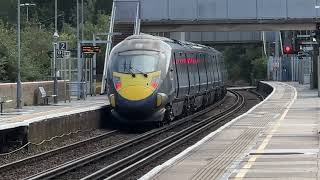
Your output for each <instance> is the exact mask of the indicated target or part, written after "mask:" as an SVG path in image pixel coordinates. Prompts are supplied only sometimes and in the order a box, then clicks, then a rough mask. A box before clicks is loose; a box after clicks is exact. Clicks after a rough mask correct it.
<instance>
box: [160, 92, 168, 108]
mask: <svg viewBox="0 0 320 180" xmlns="http://www.w3.org/2000/svg"><path fill="white" fill-rule="evenodd" d="M167 101H168V96H167V95H166V94H164V93H158V94H157V107H159V106H161V105H165V104H166V103H167Z"/></svg>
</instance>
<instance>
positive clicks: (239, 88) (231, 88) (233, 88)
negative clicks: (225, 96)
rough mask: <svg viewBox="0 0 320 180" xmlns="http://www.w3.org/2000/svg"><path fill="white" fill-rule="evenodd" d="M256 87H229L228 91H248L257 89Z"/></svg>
mask: <svg viewBox="0 0 320 180" xmlns="http://www.w3.org/2000/svg"><path fill="white" fill-rule="evenodd" d="M256 88H257V87H256V86H241V87H228V88H227V90H246V89H256Z"/></svg>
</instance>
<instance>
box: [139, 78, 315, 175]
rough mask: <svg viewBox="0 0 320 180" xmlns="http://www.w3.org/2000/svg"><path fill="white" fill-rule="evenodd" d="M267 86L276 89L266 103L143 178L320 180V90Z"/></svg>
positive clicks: (277, 85)
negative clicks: (319, 93)
mask: <svg viewBox="0 0 320 180" xmlns="http://www.w3.org/2000/svg"><path fill="white" fill-rule="evenodd" d="M264 83H267V84H269V85H271V86H272V87H273V88H274V90H273V92H272V94H271V95H270V96H269V97H268V98H266V99H265V100H264V101H263V102H261V103H260V104H258V105H257V106H255V107H253V108H252V109H251V110H249V111H248V112H247V113H245V114H243V115H241V116H239V117H237V118H235V119H233V120H232V121H231V122H229V123H227V124H226V125H225V126H223V127H221V128H219V129H218V130H217V131H215V132H213V133H211V134H210V135H208V136H207V137H205V138H204V139H202V140H201V141H199V142H198V143H196V144H195V145H194V146H192V147H190V148H188V149H187V150H185V151H184V152H182V153H180V154H179V155H177V156H176V157H174V158H172V159H170V160H168V161H167V162H165V163H163V164H162V165H160V166H158V167H156V168H154V169H153V170H152V171H150V172H149V173H148V174H146V175H145V176H143V177H142V178H141V179H175V180H180V179H181V180H182V179H201V180H203V179H207V180H209V179H210V180H211V179H233V180H242V179H248V180H249V179H250V180H252V179H318V177H319V170H320V168H319V165H318V164H319V160H320V158H319V144H320V143H319V142H320V141H319V127H320V126H319V123H320V98H319V97H317V91H316V90H310V89H309V86H308V85H305V86H303V85H299V84H298V83H282V82H264Z"/></svg>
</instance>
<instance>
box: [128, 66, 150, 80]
mask: <svg viewBox="0 0 320 180" xmlns="http://www.w3.org/2000/svg"><path fill="white" fill-rule="evenodd" d="M132 69H133V70H135V71H138V72H140V73H141V74H143V76H144V77H146V78H147V77H148V74H147V73H145V72H143V71H140V70H139V69H137V68H134V67H130V70H132Z"/></svg>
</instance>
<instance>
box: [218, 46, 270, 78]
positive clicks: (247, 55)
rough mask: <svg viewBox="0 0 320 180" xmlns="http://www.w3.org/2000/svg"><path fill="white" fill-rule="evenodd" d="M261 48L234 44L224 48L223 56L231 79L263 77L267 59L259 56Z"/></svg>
mask: <svg viewBox="0 0 320 180" xmlns="http://www.w3.org/2000/svg"><path fill="white" fill-rule="evenodd" d="M261 52H262V49H261V47H259V46H257V45H234V46H230V47H227V48H225V49H224V56H225V61H226V65H227V68H228V73H229V78H230V80H231V81H233V82H234V81H239V80H244V81H246V82H252V80H253V79H252V78H254V79H264V78H265V76H266V74H267V72H266V71H267V70H266V68H267V63H266V62H267V61H266V59H265V58H262V57H261Z"/></svg>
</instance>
